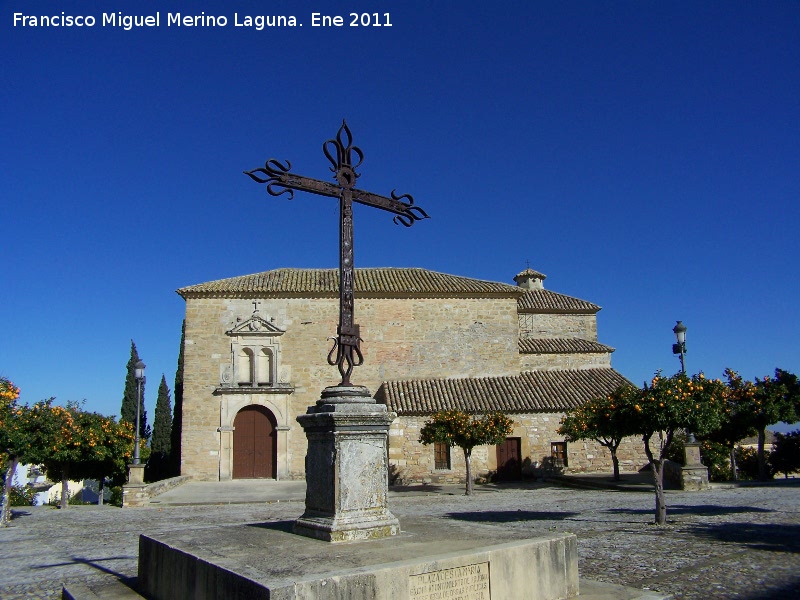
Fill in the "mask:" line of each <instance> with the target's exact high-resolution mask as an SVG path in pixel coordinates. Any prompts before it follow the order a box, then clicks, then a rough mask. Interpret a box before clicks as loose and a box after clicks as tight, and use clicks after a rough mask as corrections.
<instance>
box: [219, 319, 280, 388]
mask: <svg viewBox="0 0 800 600" xmlns="http://www.w3.org/2000/svg"><path fill="white" fill-rule="evenodd" d="M285 332H286V331H285V330H284V329H281V328H280V327H278V326H277V325H275V323H274V319H270V318H265V317H262V316H261V315H260V314H259V312H258V311H257V310H256V311H254V312H253V314H252V316H251V317H250V318H249V319H246V320H244V321H242V322H240V323H238V324H237V325H236V326H235V327H234V328H233V329H231V330H230V331H226V332H225V333H226V334H227V335H228V336H229V337H230V338H231V356H230V361H228V362H225V363H222V364H220V373H219V386H220V391H222V392H235V391H241V392H248V393H252V392H253V391H254V390H258V391H262V392H280V391H284V392H285V391H286V390H287V389H290V388H291V383H290V380H291V371H290V368H289V367H288V366H281V364H280V363H281V343H280V336H282V335H283V334H284V333H285Z"/></svg>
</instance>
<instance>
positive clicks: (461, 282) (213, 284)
mask: <svg viewBox="0 0 800 600" xmlns="http://www.w3.org/2000/svg"><path fill="white" fill-rule="evenodd" d="M354 287H355V292H356V294H357V295H361V296H364V295H371V294H376V295H382V294H402V295H409V294H411V295H415V296H416V295H428V294H430V295H456V296H470V295H477V296H497V295H499V296H506V297H512V298H513V297H518V296H519V295H520V294H521V292H522V290H520V288H518V287H516V286H513V285H508V284H505V283H497V282H494V281H483V280H481V279H471V278H469V277H458V276H456V275H447V274H445V273H437V272H435V271H428V270H427V269H412V268H408V269H407V268H378V269H356V272H355V284H354ZM338 292H339V270H338V269H275V270H273V271H265V272H263V273H255V274H253V275H243V276H241V277H231V278H229V279H218V280H217V281H209V282H208V283H200V284H197V285H190V286H187V287H183V288H180V289H179V290H178V294H180V295H181V296H183V297H184V298H188V297H198V296H239V297H251V296H256V295H264V294H285V295H295V296H299V295H303V296H308V295H312V296H327V295H336V294H338Z"/></svg>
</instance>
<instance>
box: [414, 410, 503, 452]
mask: <svg viewBox="0 0 800 600" xmlns="http://www.w3.org/2000/svg"><path fill="white" fill-rule="evenodd" d="M512 428H513V421H512V420H511V419H509V418H508V417H506V416H505V415H504V414H502V413H499V412H495V413H488V414H486V415H484V416H483V418H481V419H477V418H475V417H472V416H470V415H469V414H467V413H465V412H462V411H458V410H449V411H447V410H446V411H441V412H438V413H436V414H434V415H433V416H432V417H431V420H430V421H427V422H426V423H425V425H424V426H423V428H422V430H421V431H420V438H419V439H420V442H422V443H423V444H426V445H427V444H433V443H434V442H442V443H445V444H447V445H448V446H458V447H459V448H462V449H463V450H464V451H471V450H472V449H473V448H474V447H475V446H483V445H495V444H499V443H501V442H502V441H503V440H505V438H506V436H507V435H508V434H509V433H511V431H512Z"/></svg>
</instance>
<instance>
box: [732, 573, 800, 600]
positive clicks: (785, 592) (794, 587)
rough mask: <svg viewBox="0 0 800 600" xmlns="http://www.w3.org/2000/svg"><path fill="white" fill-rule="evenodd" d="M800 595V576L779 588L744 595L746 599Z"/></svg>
mask: <svg viewBox="0 0 800 600" xmlns="http://www.w3.org/2000/svg"><path fill="white" fill-rule="evenodd" d="M798 597H800V577H796V578H795V579H794V581H791V582H789V583H787V584H786V585H782V586H781V587H779V588H775V589H771V590H764V591H763V592H755V593H753V594H751V595H748V596H743V599H744V600H786V599H787V598H798Z"/></svg>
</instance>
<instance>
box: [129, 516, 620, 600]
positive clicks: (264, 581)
mask: <svg viewBox="0 0 800 600" xmlns="http://www.w3.org/2000/svg"><path fill="white" fill-rule="evenodd" d="M285 525H288V523H280V522H278V523H259V524H251V525H239V526H231V527H212V528H209V529H206V530H196V531H193V532H192V535H187V536H181V535H179V532H178V534H176V535H172V536H169V537H167V536H162V537H160V538H153V537H148V536H144V535H143V536H141V537H140V540H139V577H138V586H139V591H140V593H142V594H143V595H145V596H147V597H148V598H153V600H194V599H196V598H207V599H209V600H213V599H218V600H223V599H224V600H256V599H258V600H261V599H263V600H309V599H312V598H313V599H314V600H341V599H342V598H351V599H355V598H357V599H359V600H415V599H416V600H431V599H435V598H449V599H455V598H469V599H470V600H492V599H494V600H556V599H559V598H571V597H573V596H577V595H578V546H577V539H576V538H575V536H574V535H570V534H553V535H548V536H542V537H539V538H533V539H524V538H523V536H524V533H525V532H524V531H521V530H515V529H513V528H506V529H501V528H476V529H473V530H469V529H467V528H465V527H463V526H461V524H458V523H452V522H447V521H446V520H445V521H430V520H427V519H422V520H415V519H409V523H408V528H407V531H406V532H404V533H401V534H400V535H398V536H397V537H394V538H391V539H383V540H374V541H369V542H363V543H359V544H342V545H339V546H337V547H336V550H335V552H332V551H331V547H330V545H328V544H324V543H322V542H319V541H316V540H311V539H308V538H304V537H301V536H298V535H293V534H291V533H289V532H288V531H286V528H285ZM614 597H615V598H616V597H621V596H614Z"/></svg>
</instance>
